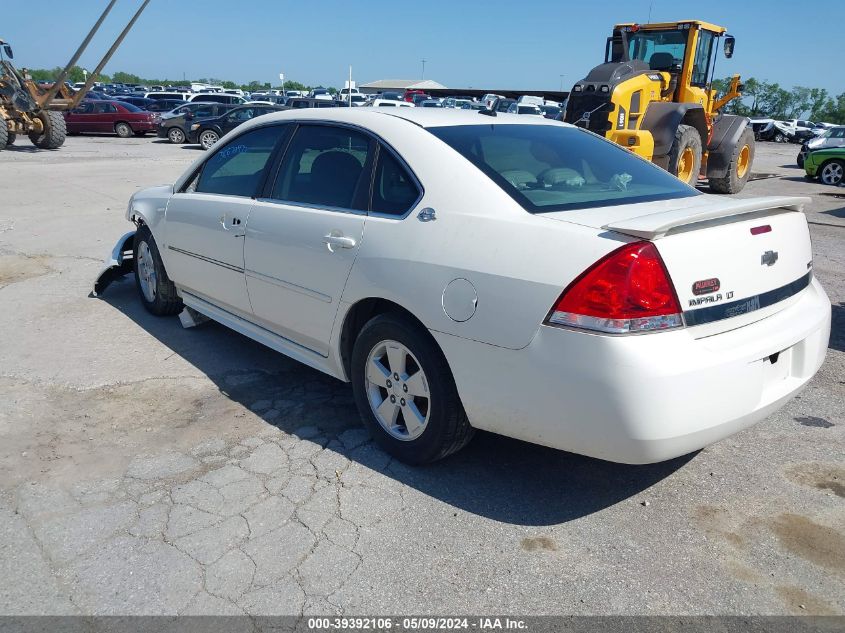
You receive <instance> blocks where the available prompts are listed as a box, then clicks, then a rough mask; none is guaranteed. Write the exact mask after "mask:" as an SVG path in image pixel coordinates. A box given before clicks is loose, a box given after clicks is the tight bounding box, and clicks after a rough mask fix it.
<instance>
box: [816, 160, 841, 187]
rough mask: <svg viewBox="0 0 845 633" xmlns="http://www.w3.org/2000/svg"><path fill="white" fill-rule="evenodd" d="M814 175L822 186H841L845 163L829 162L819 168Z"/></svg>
mask: <svg viewBox="0 0 845 633" xmlns="http://www.w3.org/2000/svg"><path fill="white" fill-rule="evenodd" d="M816 173H817V174H818V176H819V180H820V181H821V182H822V183H823V184H825V185H832V186H834V187H837V186H839V185H840V184H842V180H843V176H845V161H841V160H829V161H827V162H826V163H825V164H823V165H822V166H821V167H819V170H818V172H816Z"/></svg>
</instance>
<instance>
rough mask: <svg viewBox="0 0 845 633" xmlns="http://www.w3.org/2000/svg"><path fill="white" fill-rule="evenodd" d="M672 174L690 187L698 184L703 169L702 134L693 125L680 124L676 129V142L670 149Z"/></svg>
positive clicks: (669, 168)
mask: <svg viewBox="0 0 845 633" xmlns="http://www.w3.org/2000/svg"><path fill="white" fill-rule="evenodd" d="M667 169H668V171H669V173H670V174H672V175H673V176H675V177H676V178H678V179H679V180H681V181H682V182H685V183H687V184H688V185H689V186H690V187H695V186H696V184H698V174H699V172H700V171H701V135H700V134H699V133H698V130H696V129H695V128H694V127H692V126H691V125H679V126H678V129H677V130H676V131H675V142H674V143H672V149H670V150H669V166H668V168H667Z"/></svg>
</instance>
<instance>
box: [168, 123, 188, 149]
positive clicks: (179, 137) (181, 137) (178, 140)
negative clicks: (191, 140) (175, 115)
mask: <svg viewBox="0 0 845 633" xmlns="http://www.w3.org/2000/svg"><path fill="white" fill-rule="evenodd" d="M167 140H169V141H170V142H171V143H173V144H174V145H181V144H182V143H184V142H185V133H184V132H183V131H182V128H179V127H172V128H170V130H169V131H168V132H167Z"/></svg>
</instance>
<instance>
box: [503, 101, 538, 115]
mask: <svg viewBox="0 0 845 633" xmlns="http://www.w3.org/2000/svg"><path fill="white" fill-rule="evenodd" d="M508 112H509V113H511V114H529V115H532V116H543V111H542V110H541V109H540V106H538V105H536V104H533V103H530V102H529V103H520V102H518V101H514V102H513V103H512V104H510V105H509V106H508Z"/></svg>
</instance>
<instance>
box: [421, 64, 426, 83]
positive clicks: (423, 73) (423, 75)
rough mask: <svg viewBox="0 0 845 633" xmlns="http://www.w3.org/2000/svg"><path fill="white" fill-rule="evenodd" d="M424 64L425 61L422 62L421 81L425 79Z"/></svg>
mask: <svg viewBox="0 0 845 633" xmlns="http://www.w3.org/2000/svg"><path fill="white" fill-rule="evenodd" d="M425 62H426V60H425V59H424V60H422V79H425Z"/></svg>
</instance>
